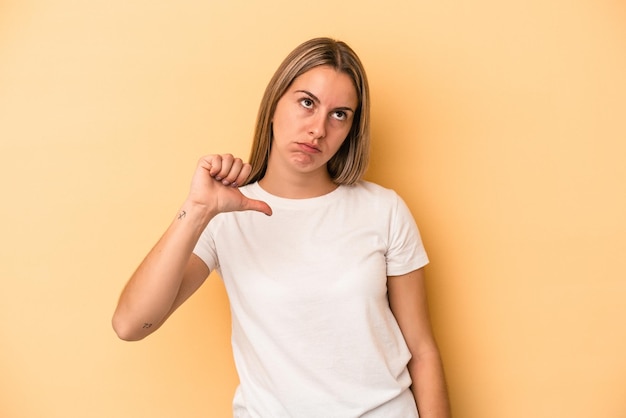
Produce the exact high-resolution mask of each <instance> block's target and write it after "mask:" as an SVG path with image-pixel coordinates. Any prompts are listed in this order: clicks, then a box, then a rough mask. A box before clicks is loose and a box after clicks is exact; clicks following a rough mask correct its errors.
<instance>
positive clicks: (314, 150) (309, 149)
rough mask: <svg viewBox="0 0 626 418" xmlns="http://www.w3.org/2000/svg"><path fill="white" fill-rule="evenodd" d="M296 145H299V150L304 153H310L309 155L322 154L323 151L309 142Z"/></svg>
mask: <svg viewBox="0 0 626 418" xmlns="http://www.w3.org/2000/svg"><path fill="white" fill-rule="evenodd" d="M296 144H297V145H298V148H300V149H301V150H302V151H304V152H308V153H318V152H322V150H321V149H319V148H318V147H317V146H315V145H313V144H311V143H309V142H296Z"/></svg>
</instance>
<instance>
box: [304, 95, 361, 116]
mask: <svg viewBox="0 0 626 418" xmlns="http://www.w3.org/2000/svg"><path fill="white" fill-rule="evenodd" d="M295 92H296V93H304V94H306V95H307V96H309V97H310V98H311V99H313V101H314V102H315V103H318V104H319V103H320V99H318V97H317V96H316V95H314V94H313V93H311V92H310V91H307V90H296V91H295ZM334 110H343V111H346V110H347V111H350V112H352V113H354V109H352V108H351V107H348V106H342V107H337V108H335V109H334Z"/></svg>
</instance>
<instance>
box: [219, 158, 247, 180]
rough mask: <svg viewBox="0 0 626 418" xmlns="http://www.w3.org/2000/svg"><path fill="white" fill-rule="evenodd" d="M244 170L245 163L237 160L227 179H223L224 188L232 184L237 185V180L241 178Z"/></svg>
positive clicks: (239, 159)
mask: <svg viewBox="0 0 626 418" xmlns="http://www.w3.org/2000/svg"><path fill="white" fill-rule="evenodd" d="M242 168H243V161H241V158H235V159H234V160H233V165H232V166H231V168H230V171H229V172H228V174H227V175H226V177H224V179H222V184H223V185H224V186H228V185H231V184H232V183H235V182H236V181H237V178H238V177H239V173H240V172H241V169H242Z"/></svg>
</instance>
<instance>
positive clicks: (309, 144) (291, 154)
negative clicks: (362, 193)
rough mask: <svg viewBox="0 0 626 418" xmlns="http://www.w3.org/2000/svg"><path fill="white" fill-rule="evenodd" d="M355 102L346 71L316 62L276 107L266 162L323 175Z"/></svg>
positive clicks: (349, 122)
mask: <svg viewBox="0 0 626 418" xmlns="http://www.w3.org/2000/svg"><path fill="white" fill-rule="evenodd" d="M357 106H358V98H357V93H356V89H355V87H354V85H353V83H352V79H351V78H350V77H349V76H348V75H347V74H345V73H342V72H338V71H336V70H335V69H333V68H331V67H328V66H319V67H315V68H312V69H311V70H309V71H307V72H306V73H304V74H302V75H300V76H299V77H298V78H296V79H295V80H294V81H293V83H292V84H291V86H290V87H289V89H288V90H287V92H285V94H284V95H283V96H282V97H281V98H280V100H279V101H278V103H277V105H276V111H275V112H274V117H273V118H272V124H273V134H274V138H273V142H272V149H271V152H270V158H269V161H268V164H269V165H273V167H272V168H277V169H278V170H279V171H281V172H283V173H285V170H287V171H288V172H297V173H308V174H320V175H324V176H328V171H327V169H326V163H327V162H328V160H330V159H331V158H332V156H333V155H335V153H336V152H337V151H338V150H339V148H340V147H341V144H342V143H343V141H344V140H345V139H346V136H347V135H348V133H349V132H350V128H351V127H352V121H353V120H354V112H355V111H356V108H357ZM268 168H269V167H268Z"/></svg>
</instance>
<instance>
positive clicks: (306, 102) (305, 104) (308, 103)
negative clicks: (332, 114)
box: [300, 97, 314, 109]
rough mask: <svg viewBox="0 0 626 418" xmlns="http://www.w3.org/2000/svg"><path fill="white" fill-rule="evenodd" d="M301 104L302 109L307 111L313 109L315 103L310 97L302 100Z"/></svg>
mask: <svg viewBox="0 0 626 418" xmlns="http://www.w3.org/2000/svg"><path fill="white" fill-rule="evenodd" d="M300 104H301V105H302V107H304V108H306V109H312V108H313V104H314V103H313V100H311V99H309V98H308V97H305V98H304V99H300Z"/></svg>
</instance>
